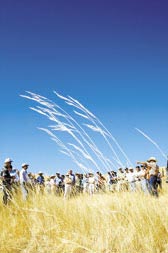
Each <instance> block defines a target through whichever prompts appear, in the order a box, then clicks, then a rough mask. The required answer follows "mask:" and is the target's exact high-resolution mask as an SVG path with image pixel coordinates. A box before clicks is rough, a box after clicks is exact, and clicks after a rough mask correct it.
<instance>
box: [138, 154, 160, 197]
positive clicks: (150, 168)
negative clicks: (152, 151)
mask: <svg viewBox="0 0 168 253" xmlns="http://www.w3.org/2000/svg"><path fill="white" fill-rule="evenodd" d="M137 163H138V164H143V165H145V166H146V168H147V171H146V174H148V178H149V179H148V181H149V192H150V194H151V195H153V196H156V197H158V190H157V176H158V173H159V166H158V165H157V160H156V158H155V157H150V158H149V159H148V160H147V162H137Z"/></svg>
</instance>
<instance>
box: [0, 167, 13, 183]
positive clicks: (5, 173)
mask: <svg viewBox="0 0 168 253" xmlns="http://www.w3.org/2000/svg"><path fill="white" fill-rule="evenodd" d="M1 177H2V184H3V185H10V184H11V179H12V177H11V175H10V172H9V170H8V169H6V168H4V169H3V170H2V171H1Z"/></svg>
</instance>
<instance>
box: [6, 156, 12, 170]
mask: <svg viewBox="0 0 168 253" xmlns="http://www.w3.org/2000/svg"><path fill="white" fill-rule="evenodd" d="M12 162H13V161H12V159H10V158H6V159H5V161H4V166H5V168H9V169H10V167H11V166H12Z"/></svg>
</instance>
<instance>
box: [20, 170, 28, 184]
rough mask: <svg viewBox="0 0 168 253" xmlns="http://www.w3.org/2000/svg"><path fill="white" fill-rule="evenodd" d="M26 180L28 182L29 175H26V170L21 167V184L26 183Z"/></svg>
mask: <svg viewBox="0 0 168 253" xmlns="http://www.w3.org/2000/svg"><path fill="white" fill-rule="evenodd" d="M26 182H29V177H28V175H27V170H25V169H21V171H20V183H21V184H23V183H26Z"/></svg>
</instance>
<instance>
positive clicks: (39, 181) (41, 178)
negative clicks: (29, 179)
mask: <svg viewBox="0 0 168 253" xmlns="http://www.w3.org/2000/svg"><path fill="white" fill-rule="evenodd" d="M36 183H37V184H40V185H43V184H44V177H43V176H38V178H37V179H36Z"/></svg>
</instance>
